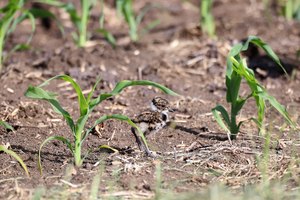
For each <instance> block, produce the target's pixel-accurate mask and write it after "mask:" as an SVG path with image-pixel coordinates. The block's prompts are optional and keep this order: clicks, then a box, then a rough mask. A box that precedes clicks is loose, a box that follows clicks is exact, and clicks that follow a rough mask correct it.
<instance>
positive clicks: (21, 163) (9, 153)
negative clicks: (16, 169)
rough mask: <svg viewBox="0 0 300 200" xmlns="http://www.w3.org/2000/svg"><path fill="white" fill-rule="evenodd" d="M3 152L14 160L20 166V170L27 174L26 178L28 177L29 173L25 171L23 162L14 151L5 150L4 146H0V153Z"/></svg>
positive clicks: (25, 167)
mask: <svg viewBox="0 0 300 200" xmlns="http://www.w3.org/2000/svg"><path fill="white" fill-rule="evenodd" d="M1 151H3V152H5V153H7V154H8V155H10V156H12V157H13V158H14V159H16V160H17V161H18V162H19V163H20V165H21V166H22V168H23V169H24V171H25V173H26V174H27V176H29V172H28V169H27V166H26V165H25V163H24V162H23V160H22V159H21V157H20V156H18V154H16V153H15V152H14V151H12V150H9V149H7V148H6V147H5V146H3V145H0V152H1Z"/></svg>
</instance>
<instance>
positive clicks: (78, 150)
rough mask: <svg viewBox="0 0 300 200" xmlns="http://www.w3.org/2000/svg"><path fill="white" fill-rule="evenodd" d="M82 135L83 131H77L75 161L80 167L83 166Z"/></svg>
mask: <svg viewBox="0 0 300 200" xmlns="http://www.w3.org/2000/svg"><path fill="white" fill-rule="evenodd" d="M81 133H82V129H77V130H76V134H75V146H74V148H75V149H74V159H75V166H76V167H80V166H81V165H82V159H81Z"/></svg>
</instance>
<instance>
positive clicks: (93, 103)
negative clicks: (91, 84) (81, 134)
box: [89, 80, 178, 110]
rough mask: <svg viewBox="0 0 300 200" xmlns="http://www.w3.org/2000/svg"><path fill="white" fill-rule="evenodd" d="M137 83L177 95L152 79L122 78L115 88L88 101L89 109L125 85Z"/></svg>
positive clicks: (116, 92)
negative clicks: (133, 79) (130, 79)
mask: <svg viewBox="0 0 300 200" xmlns="http://www.w3.org/2000/svg"><path fill="white" fill-rule="evenodd" d="M137 85H140V86H145V85H147V86H153V87H156V88H158V89H160V90H161V91H163V92H164V93H166V94H169V95H174V96H178V94H177V93H176V92H174V91H172V90H170V89H169V88H167V87H165V86H163V85H160V84H158V83H155V82H152V81H146V80H140V81H129V80H123V81H120V82H118V83H117V85H116V86H115V88H114V89H113V91H112V92H111V93H106V94H101V95H99V96H98V97H97V98H96V99H93V100H92V101H91V102H90V103H89V105H90V110H92V108H94V107H95V106H96V105H98V104H99V103H101V102H102V101H104V100H105V99H107V98H109V97H112V96H115V95H117V94H119V93H120V92H122V90H123V89H125V88H126V87H129V86H137Z"/></svg>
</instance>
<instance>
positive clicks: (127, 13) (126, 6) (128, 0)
mask: <svg viewBox="0 0 300 200" xmlns="http://www.w3.org/2000/svg"><path fill="white" fill-rule="evenodd" d="M122 14H123V16H124V17H125V20H126V22H127V23H128V26H129V35H130V38H131V39H132V41H137V40H138V34H137V30H138V28H137V22H136V20H135V17H134V13H133V10H132V0H123V4H122Z"/></svg>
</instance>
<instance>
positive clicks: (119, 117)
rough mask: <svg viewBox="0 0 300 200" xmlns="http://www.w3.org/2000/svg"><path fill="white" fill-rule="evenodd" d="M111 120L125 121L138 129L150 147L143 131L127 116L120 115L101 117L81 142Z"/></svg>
mask: <svg viewBox="0 0 300 200" xmlns="http://www.w3.org/2000/svg"><path fill="white" fill-rule="evenodd" d="M109 119H117V120H121V121H125V122H127V123H128V124H129V125H130V126H132V127H133V128H135V129H137V130H138V132H139V134H140V136H141V138H142V140H143V142H144V144H145V145H146V147H148V145H147V141H146V138H145V136H144V133H143V132H142V131H141V129H140V128H139V127H138V126H137V125H136V124H135V123H134V122H132V121H131V119H130V118H128V117H127V116H125V115H119V114H113V115H104V116H102V117H100V118H99V119H97V120H96V121H95V122H94V125H93V127H92V128H90V129H88V130H87V131H86V133H85V135H84V136H83V139H82V141H81V143H82V142H83V141H84V140H85V138H86V137H87V136H88V134H89V133H90V132H91V131H92V130H93V129H94V128H95V127H96V126H97V125H98V124H100V123H103V122H104V121H106V120H109Z"/></svg>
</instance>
